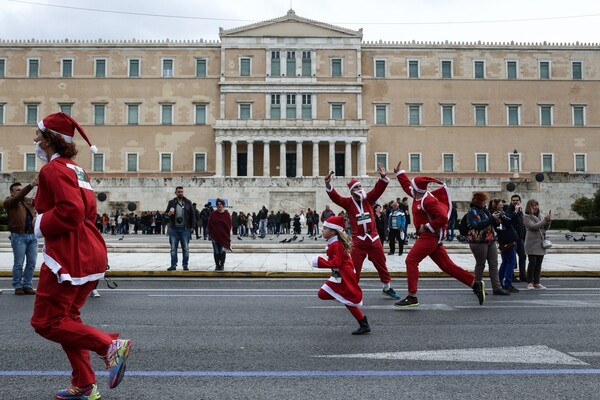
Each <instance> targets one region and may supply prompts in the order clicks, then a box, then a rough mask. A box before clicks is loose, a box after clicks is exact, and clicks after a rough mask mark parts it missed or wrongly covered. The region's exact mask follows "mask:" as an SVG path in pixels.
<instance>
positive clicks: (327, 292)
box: [312, 216, 371, 335]
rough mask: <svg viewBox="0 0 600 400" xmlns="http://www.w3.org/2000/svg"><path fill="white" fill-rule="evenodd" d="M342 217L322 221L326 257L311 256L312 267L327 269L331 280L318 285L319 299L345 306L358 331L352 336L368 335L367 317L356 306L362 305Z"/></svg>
mask: <svg viewBox="0 0 600 400" xmlns="http://www.w3.org/2000/svg"><path fill="white" fill-rule="evenodd" d="M344 225H345V222H344V217H341V216H339V217H336V216H333V217H329V218H328V219H327V220H326V221H325V222H323V238H324V239H325V240H327V257H326V258H324V257H315V258H313V260H312V266H313V268H330V269H331V277H330V278H329V279H328V280H327V281H326V282H325V283H324V284H323V286H321V289H320V290H319V293H318V294H317V295H318V296H319V299H321V300H337V301H339V302H340V303H342V304H343V305H345V306H346V308H347V309H348V311H350V313H351V314H352V315H353V316H354V318H356V321H358V329H357V330H355V331H353V332H352V334H353V335H364V334H365V333H369V332H371V327H370V326H369V322H368V321H367V317H366V316H365V315H364V314H363V313H362V311H361V309H360V308H359V307H361V306H362V304H363V302H362V290H361V289H360V286H358V279H357V278H356V272H355V270H354V264H352V258H351V257H350V254H349V253H350V252H351V247H352V244H351V243H350V239H349V238H348V236H346V234H345V233H344Z"/></svg>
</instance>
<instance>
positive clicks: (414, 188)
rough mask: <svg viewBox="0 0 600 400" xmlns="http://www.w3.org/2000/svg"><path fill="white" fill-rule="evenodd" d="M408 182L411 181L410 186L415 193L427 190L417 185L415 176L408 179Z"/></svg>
mask: <svg viewBox="0 0 600 400" xmlns="http://www.w3.org/2000/svg"><path fill="white" fill-rule="evenodd" d="M410 182H411V183H412V188H413V190H414V191H415V192H417V193H425V192H426V191H427V189H420V188H418V187H417V185H416V183H415V178H412V179H411V180H410Z"/></svg>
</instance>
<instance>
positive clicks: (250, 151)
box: [246, 140, 254, 176]
mask: <svg viewBox="0 0 600 400" xmlns="http://www.w3.org/2000/svg"><path fill="white" fill-rule="evenodd" d="M247 151H248V155H247V157H246V160H247V167H246V171H247V175H248V176H254V141H252V140H249V141H248V150H247Z"/></svg>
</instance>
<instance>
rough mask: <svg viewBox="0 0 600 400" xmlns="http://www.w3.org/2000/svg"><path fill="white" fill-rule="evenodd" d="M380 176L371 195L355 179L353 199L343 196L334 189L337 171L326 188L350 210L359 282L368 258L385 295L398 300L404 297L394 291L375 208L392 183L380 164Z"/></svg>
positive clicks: (329, 175) (349, 217) (352, 188)
mask: <svg viewBox="0 0 600 400" xmlns="http://www.w3.org/2000/svg"><path fill="white" fill-rule="evenodd" d="M377 172H379V176H380V178H379V180H378V181H377V183H376V184H375V187H374V188H373V189H372V190H371V191H370V192H368V193H367V192H366V191H365V190H364V189H363V187H362V183H361V182H360V181H359V180H357V179H352V180H351V181H350V182H348V189H350V195H351V196H350V197H342V196H340V195H339V193H338V192H337V191H336V190H335V189H334V188H333V186H332V185H331V178H332V176H333V171H331V172H330V173H329V174H328V175H327V176H326V177H325V188H326V190H327V195H328V196H329V198H330V199H331V201H333V202H334V203H335V204H337V205H338V206H340V207H342V208H343V209H344V210H346V215H347V216H348V220H349V222H350V226H351V230H352V253H351V256H352V262H353V263H354V268H355V269H356V279H357V280H359V281H360V273H361V270H362V266H363V263H364V261H365V258H366V257H369V260H371V262H372V263H373V265H374V266H375V269H377V273H378V274H379V279H380V280H381V282H382V283H383V292H382V293H383V295H384V296H389V297H391V298H392V299H395V300H398V299H400V296H399V295H398V294H397V293H396V291H395V290H394V289H392V285H391V282H392V278H391V277H390V273H389V272H388V269H387V266H386V259H385V253H384V251H383V246H382V245H381V241H380V240H379V234H378V233H377V228H376V226H375V214H374V212H373V205H374V204H375V202H376V201H377V199H379V198H380V197H381V195H382V194H383V192H384V191H385V189H386V188H387V185H388V183H389V182H390V180H389V179H388V178H387V176H386V170H385V168H384V167H383V164H381V163H378V164H377Z"/></svg>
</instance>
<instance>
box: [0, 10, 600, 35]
mask: <svg viewBox="0 0 600 400" xmlns="http://www.w3.org/2000/svg"><path fill="white" fill-rule="evenodd" d="M290 9H293V10H294V11H295V13H296V14H297V15H298V16H301V17H304V18H308V19H312V20H316V21H319V22H325V23H328V24H332V25H337V26H340V27H344V28H348V29H353V30H358V29H360V28H362V29H363V39H364V40H365V41H379V40H383V41H413V40H415V41H419V42H444V41H450V42H477V41H482V42H518V43H542V42H550V43H576V42H579V43H600V39H599V37H598V36H599V32H600V29H598V25H600V2H599V1H597V0H573V1H564V0H502V1H488V0H411V1H408V0H370V1H364V0H329V1H323V0H239V1H232V0H169V1H154V0H144V1H142V0H127V1H123V0H120V1H115V0H103V1H102V2H92V1H89V0H47V1H46V0H32V1H23V0H0V40H16V39H18V40H22V39H38V40H62V39H81V40H94V39H105V40H117V39H125V40H129V39H142V40H143V39H149V40H164V39H171V40H198V39H205V40H218V39H219V27H222V28H224V29H231V28H236V27H240V26H244V25H248V24H252V23H256V22H260V21H266V20H270V19H273V18H278V17H281V16H283V15H285V14H286V13H287V12H288V10H290Z"/></svg>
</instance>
